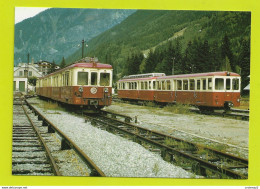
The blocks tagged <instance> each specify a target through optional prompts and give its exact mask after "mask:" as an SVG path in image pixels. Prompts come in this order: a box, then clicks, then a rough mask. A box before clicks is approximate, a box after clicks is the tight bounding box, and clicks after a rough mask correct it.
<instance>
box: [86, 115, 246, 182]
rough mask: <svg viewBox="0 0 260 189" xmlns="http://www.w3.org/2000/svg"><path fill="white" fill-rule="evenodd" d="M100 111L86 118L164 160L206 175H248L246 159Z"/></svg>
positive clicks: (217, 176)
mask: <svg viewBox="0 0 260 189" xmlns="http://www.w3.org/2000/svg"><path fill="white" fill-rule="evenodd" d="M101 114H102V115H86V121H91V123H92V125H94V126H96V127H98V128H100V129H104V130H107V131H108V132H111V133H114V134H116V135H119V136H121V137H125V138H127V139H129V140H132V141H134V142H137V143H139V144H140V145H143V146H144V147H145V148H147V149H149V150H150V151H152V152H155V153H159V154H160V155H161V156H162V158H163V159H164V160H166V161H168V162H171V163H173V164H176V165H178V166H181V167H183V168H184V169H186V170H188V171H191V172H193V173H195V174H198V175H202V176H204V177H206V178H235V179H246V178H247V172H248V170H247V169H248V160H247V159H243V158H239V157H236V156H233V155H230V154H226V153H223V152H221V151H217V150H214V149H212V148H209V147H206V146H202V145H199V144H195V143H191V142H187V141H184V140H182V139H179V138H176V137H172V136H169V135H165V134H162V133H158V132H156V131H152V130H148V129H145V128H142V127H140V126H137V125H133V124H131V123H129V120H130V118H129V117H128V118H127V116H123V115H122V117H123V119H125V121H120V120H118V119H116V117H118V116H120V114H113V113H111V112H105V111H102V112H101ZM120 117H121V116H120Z"/></svg>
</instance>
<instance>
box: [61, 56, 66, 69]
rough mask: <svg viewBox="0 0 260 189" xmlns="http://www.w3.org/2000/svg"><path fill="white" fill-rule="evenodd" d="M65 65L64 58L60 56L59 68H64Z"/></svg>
mask: <svg viewBox="0 0 260 189" xmlns="http://www.w3.org/2000/svg"><path fill="white" fill-rule="evenodd" d="M65 66H66V62H65V58H64V57H62V61H61V63H60V68H65Z"/></svg>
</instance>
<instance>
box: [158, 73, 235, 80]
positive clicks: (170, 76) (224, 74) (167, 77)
mask: <svg viewBox="0 0 260 189" xmlns="http://www.w3.org/2000/svg"><path fill="white" fill-rule="evenodd" d="M207 76H240V75H239V74H237V73H234V72H227V71H223V72H207V73H196V74H182V75H169V76H163V77H157V79H169V78H185V77H207Z"/></svg>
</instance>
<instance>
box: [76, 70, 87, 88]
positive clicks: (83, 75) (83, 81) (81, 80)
mask: <svg viewBox="0 0 260 189" xmlns="http://www.w3.org/2000/svg"><path fill="white" fill-rule="evenodd" d="M78 85H88V72H78Z"/></svg>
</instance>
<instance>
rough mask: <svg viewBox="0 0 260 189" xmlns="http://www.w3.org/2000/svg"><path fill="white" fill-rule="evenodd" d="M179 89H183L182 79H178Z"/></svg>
mask: <svg viewBox="0 0 260 189" xmlns="http://www.w3.org/2000/svg"><path fill="white" fill-rule="evenodd" d="M177 90H182V80H177Z"/></svg>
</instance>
